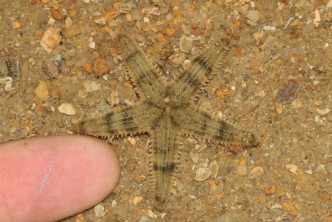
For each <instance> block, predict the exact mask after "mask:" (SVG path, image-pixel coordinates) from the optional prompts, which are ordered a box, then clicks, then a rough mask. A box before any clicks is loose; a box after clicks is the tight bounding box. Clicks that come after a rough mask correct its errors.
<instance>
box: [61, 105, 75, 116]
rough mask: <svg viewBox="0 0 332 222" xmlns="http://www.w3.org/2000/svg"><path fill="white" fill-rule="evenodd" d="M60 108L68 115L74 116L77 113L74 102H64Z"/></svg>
mask: <svg viewBox="0 0 332 222" xmlns="http://www.w3.org/2000/svg"><path fill="white" fill-rule="evenodd" d="M58 110H59V112H60V113H64V114H66V115H68V116H72V115H75V114H76V110H75V108H74V107H73V105H72V104H70V103H62V104H61V105H60V106H59V107H58Z"/></svg>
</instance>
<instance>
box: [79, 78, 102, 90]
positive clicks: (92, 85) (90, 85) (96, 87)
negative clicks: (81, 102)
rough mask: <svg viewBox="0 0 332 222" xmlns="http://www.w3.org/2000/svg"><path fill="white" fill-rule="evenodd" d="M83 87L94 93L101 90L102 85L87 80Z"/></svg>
mask: <svg viewBox="0 0 332 222" xmlns="http://www.w3.org/2000/svg"><path fill="white" fill-rule="evenodd" d="M83 87H84V89H85V90H86V91H87V92H93V91H98V90H100V84H99V83H97V82H95V81H91V80H87V81H85V82H83Z"/></svg>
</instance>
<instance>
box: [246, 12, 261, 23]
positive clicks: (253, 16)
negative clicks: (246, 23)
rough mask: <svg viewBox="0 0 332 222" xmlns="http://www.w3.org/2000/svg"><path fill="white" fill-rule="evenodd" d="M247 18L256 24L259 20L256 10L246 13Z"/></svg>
mask: <svg viewBox="0 0 332 222" xmlns="http://www.w3.org/2000/svg"><path fill="white" fill-rule="evenodd" d="M247 18H248V19H249V20H250V21H252V22H254V23H257V22H258V20H259V12H258V11H257V10H249V11H248V13H247Z"/></svg>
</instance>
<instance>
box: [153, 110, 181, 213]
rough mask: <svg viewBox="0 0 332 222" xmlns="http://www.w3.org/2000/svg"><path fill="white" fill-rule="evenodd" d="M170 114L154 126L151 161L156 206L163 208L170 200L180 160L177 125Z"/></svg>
mask: <svg viewBox="0 0 332 222" xmlns="http://www.w3.org/2000/svg"><path fill="white" fill-rule="evenodd" d="M174 123H175V122H174V121H172V119H171V118H170V117H169V116H164V117H162V118H161V119H160V120H158V122H156V124H153V127H152V130H151V131H152V134H151V136H152V141H153V143H152V145H151V153H152V157H151V158H150V161H151V162H150V163H151V167H152V171H151V173H152V178H153V179H154V181H153V182H154V183H153V184H154V192H155V193H154V198H155V207H156V208H157V209H160V210H162V209H163V208H164V207H165V206H166V204H167V201H168V198H169V191H170V186H171V183H172V181H173V177H174V174H175V164H176V163H177V162H178V160H177V157H178V150H177V147H176V146H175V144H176V140H177V127H178V126H177V125H175V124H174Z"/></svg>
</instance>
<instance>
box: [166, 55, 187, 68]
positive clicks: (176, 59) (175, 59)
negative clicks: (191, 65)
mask: <svg viewBox="0 0 332 222" xmlns="http://www.w3.org/2000/svg"><path fill="white" fill-rule="evenodd" d="M184 60H186V55H185V54H184V53H179V54H173V55H171V56H170V57H169V63H171V64H172V65H173V66H174V67H179V66H180V65H181V64H182V63H183V61H184Z"/></svg>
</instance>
